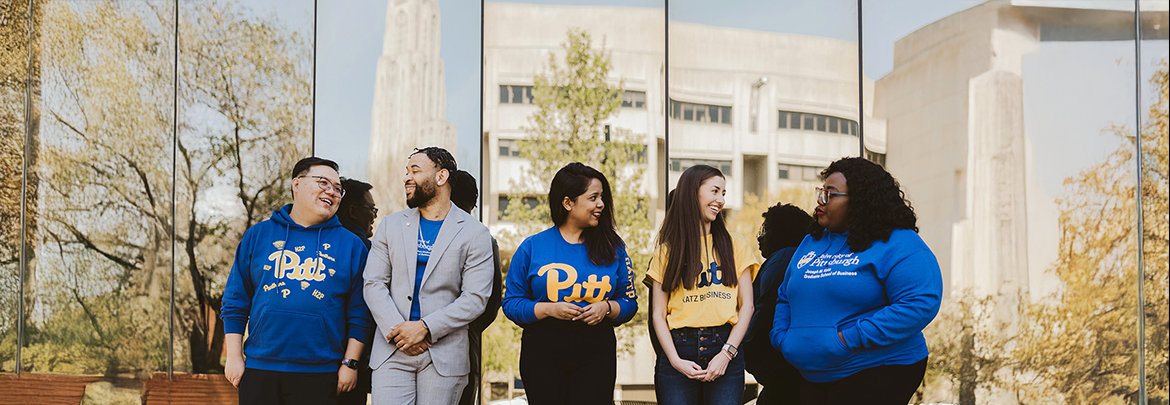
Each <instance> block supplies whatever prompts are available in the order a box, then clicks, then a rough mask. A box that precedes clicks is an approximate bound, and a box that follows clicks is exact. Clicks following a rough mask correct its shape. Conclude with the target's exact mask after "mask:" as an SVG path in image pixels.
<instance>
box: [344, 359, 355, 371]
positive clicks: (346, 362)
mask: <svg viewBox="0 0 1170 405" xmlns="http://www.w3.org/2000/svg"><path fill="white" fill-rule="evenodd" d="M341 364H342V365H343V366H346V367H349V368H352V369H354V370H357V367H358V361H357V360H354V359H345V360H342V361H341Z"/></svg>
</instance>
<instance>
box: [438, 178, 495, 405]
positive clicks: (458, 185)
mask: <svg viewBox="0 0 1170 405" xmlns="http://www.w3.org/2000/svg"><path fill="white" fill-rule="evenodd" d="M450 181H451V202H452V203H455V206H456V207H459V208H460V209H462V210H463V211H466V212H467V213H468V214H470V213H471V210H473V209H475V205H476V202H477V201H479V190H476V187H475V178H474V177H471V173H468V172H465V171H463V170H457V171H455V173H452V174H451V180H450ZM492 264H493V267H494V268H495V272H493V274H492V295H490V296H488V301H487V308H486V309H484V311H483V314H481V315H480V316H479V317H478V318H475V320H474V321H472V322H471V324H469V325H467V340H468V342H469V344H468V351H467V355H468V357H469V359H470V361H471V372H470V373H468V374H467V387H464V388H463V393H462V394H460V397H459V404H460V405H474V404H478V403H479V402H480V401H479V399H480V395H479V392H480V391H479V389H480V385H481V384H482V381H483V378H482V377H483V331H484V330H486V329H487V328H488V326H491V324H492V322H494V321H495V320H496V315H497V314H499V313H500V299H501V298H502V297H501V296H500V294H501V288H502V286H501V284H503V276H502V275H501V273H500V271H501V270H502V268H503V266H502V265H501V263H500V245H499V244H498V243H496V238H494V237H493V238H492Z"/></svg>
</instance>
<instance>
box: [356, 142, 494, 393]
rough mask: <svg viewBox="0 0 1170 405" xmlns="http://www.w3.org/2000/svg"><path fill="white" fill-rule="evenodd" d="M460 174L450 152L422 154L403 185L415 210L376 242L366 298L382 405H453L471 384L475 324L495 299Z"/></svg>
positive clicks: (395, 220) (384, 229) (482, 239)
mask: <svg viewBox="0 0 1170 405" xmlns="http://www.w3.org/2000/svg"><path fill="white" fill-rule="evenodd" d="M457 169H458V168H457V167H456V164H455V159H454V158H453V157H452V156H451V153H450V152H447V151H446V150H444V149H442V148H436V147H430V148H424V149H421V150H416V151H415V152H414V154H413V155H411V156H410V160H409V161H408V162H407V168H406V172H407V173H406V178H405V179H404V182H405V186H406V198H407V201H406V204H407V206H409V207H410V209H407V210H404V211H399V212H396V213H393V214H390V215H388V216H386V217H384V218H383V219H382V223H381V224H380V225H379V226H378V230H377V231H376V232H375V233H374V240H373V247H372V248H371V250H370V255H369V258H368V259H367V260H366V268H365V279H366V283H365V290H364V293H365V296H366V297H365V298H366V304H367V305H368V306H369V307H370V313H371V314H373V316H374V321H375V322H376V323H377V331H376V332H375V337H374V347H373V348H372V350H371V351H370V368H372V369H374V373H373V384H372V385H373V387H372V388H373V390H372V393H373V400H374V404H394V405H399V404H408V405H410V404H416V403H417V404H443V405H448V404H453V403H455V402H456V401H458V399H459V393H460V392H462V391H463V387H464V386H465V385H466V384H467V373H468V372H469V371H470V367H471V366H470V362H469V360H468V357H467V351H468V338H467V325H468V324H469V323H471V322H472V321H474V320H475V319H476V317H478V316H479V315H480V314H481V313H483V310H484V307H485V306H486V305H487V300H488V296H489V295H490V294H491V291H492V272H493V262H492V238H491V235H490V234H489V233H488V229H487V227H485V226H484V225H483V224H481V223H480V222H479V221H478V220H476V219H475V218H474V217H472V216H471V215H469V214H467V213H466V212H464V211H463V210H461V209H459V208H457V207H456V206H455V205H454V204H453V203H451V185H450V183H449V182H448V180H449V178H450V175H451V173H454V172H455V171H456V170H457Z"/></svg>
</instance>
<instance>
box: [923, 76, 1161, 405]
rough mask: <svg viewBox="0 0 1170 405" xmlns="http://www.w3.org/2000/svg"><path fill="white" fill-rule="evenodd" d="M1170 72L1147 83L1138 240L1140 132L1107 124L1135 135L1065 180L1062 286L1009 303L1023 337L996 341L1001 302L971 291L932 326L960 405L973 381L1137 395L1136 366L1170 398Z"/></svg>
mask: <svg viewBox="0 0 1170 405" xmlns="http://www.w3.org/2000/svg"><path fill="white" fill-rule="evenodd" d="M1168 73H1170V69H1168V66H1167V62H1166V61H1165V60H1163V61H1162V64H1161V66H1160V68H1159V69H1158V71H1157V72H1156V73H1155V74H1154V75H1153V77H1152V78H1151V79H1150V82H1151V84H1153V87H1154V88H1155V89H1156V90H1157V94H1156V97H1157V100H1156V103H1154V104H1153V105H1152V106H1151V108H1150V111H1149V119H1148V122H1147V123H1146V125H1144V126H1143V127H1142V159H1143V167H1142V176H1143V178H1142V180H1143V181H1142V187H1141V192H1142V205H1143V213H1144V216H1143V219H1144V229H1143V234H1142V235H1141V236H1142V239H1141V241H1139V239H1138V235H1137V226H1136V218H1137V211H1136V199H1135V187H1134V179H1135V176H1134V170H1133V168H1134V167H1135V166H1136V154H1135V153H1134V149H1135V148H1134V138H1133V135H1132V130H1131V129H1129V128H1127V127H1112V128H1109V129H1107V131H1108V132H1111V133H1113V134H1115V135H1117V136H1119V137H1122V138H1123V139H1125V140H1127V142H1123V143H1122V144H1121V146H1120V147H1118V149H1117V150H1116V151H1114V152H1113V153H1111V154H1110V155H1108V156H1107V157H1106V159H1105V161H1104V162H1101V163H1099V164H1097V165H1095V166H1092V167H1090V168H1088V169H1086V170H1084V171H1082V172H1080V173H1079V174H1077V175H1075V176H1073V177H1070V178H1068V179H1066V180H1065V185H1064V187H1065V191H1064V193H1063V195H1062V196H1061V197H1060V198H1059V199H1058V201H1057V202H1058V205H1059V208H1060V235H1061V239H1060V243H1059V249H1060V250H1059V255H1058V257H1057V260H1056V262H1055V263H1053V265H1052V268H1051V271H1053V272H1054V273H1055V274H1056V275H1057V276H1058V277H1059V279H1060V281H1061V283H1062V288H1061V290H1060V291H1059V292H1058V293H1056V294H1055V295H1054V296H1052V297H1045V298H1044V299H1042V300H1041V301H1039V302H1038V303H1035V304H1031V305H1027V306H1026V307H1024V308H1020V309H1015V308H1012V309H1007V310H1010V311H1020V324H1019V333H1018V334H1017V335H1015V336H1010V337H1003V338H1001V337H998V336H999V335H1000V334H999V333H996V331H995V329H996V328H999V327H1003V326H1004V325H995V324H993V323H992V321H991V320H992V319H993V318H994V317H993V316H992V315H991V312H993V311H996V309H995V308H994V304H993V302H994V300H992V299H990V297H984V298H980V297H974V296H971V295H969V294H966V295H962V296H958V295H956V296H955V297H956V298H952V299H951V301H952V302H951V303H949V306H948V307H947V308H944V309H943V311H942V312H941V313H940V315H939V318H938V319H937V320H936V321H935V323H934V324H932V325H931V326H930V329H929V331H928V338H930V339H931V343H932V345H931V367H932V373H934V376H936V377H937V376H946V377H948V378H949V379H950V380H951V382H952V383H953V385H954V386H955V387H954V388H956V389H957V390H958V392H959V402H960V403H974V400H975V393H976V388H990V387H992V386H997V387H999V388H1001V389H1005V390H1007V391H1009V392H1010V393H1011V395H1013V396H1015V397H1016V398H1018V399H1019V400H1020V401H1021V403H1067V404H1078V405H1079V404H1086V405H1087V404H1108V403H1118V404H1120V403H1136V401H1137V396H1138V390H1139V386H1138V375H1137V373H1138V372H1139V370H1144V372H1145V373H1146V378H1147V380H1146V383H1147V386H1148V389H1147V392H1148V395H1149V399H1150V403H1166V401H1167V400H1168V399H1170V393H1168V392H1167V367H1168V366H1170V365H1168V361H1167V357H1168V353H1167V349H1168V346H1170V341H1168V339H1170V324H1168V322H1170V313H1168V308H1167V303H1168V299H1167V298H1168V297H1167V295H1168V294H1170V293H1168V291H1170V290H1168V289H1170V285H1168V282H1167V274H1168V271H1167V242H1168V239H1170V226H1168V224H1167V218H1168V216H1170V213H1168V210H1167V201H1168V200H1167V189H1168V186H1167V181H1168V180H1170V175H1168V172H1167V170H1168V169H1167V139H1168V138H1167V133H1168V132H1170V131H1168V128H1167V118H1168V116H1170V114H1168V106H1170V102H1168V100H1170V97H1168V93H1167V90H1168V89H1170V83H1168ZM1139 243H1141V244H1143V245H1139ZM1139 248H1141V249H1144V251H1143V254H1144V255H1145V257H1144V264H1145V269H1144V270H1145V298H1146V301H1145V304H1144V306H1143V307H1142V308H1141V310H1140V311H1139V309H1138V305H1137V302H1138V297H1137V289H1138V284H1137V249H1139ZM956 300H957V302H954V301H956ZM1020 301H1021V302H1027V299H1021V300H1020ZM1138 316H1145V322H1146V339H1147V340H1146V347H1145V353H1146V354H1145V356H1146V357H1145V359H1146V364H1145V365H1139V364H1138V363H1137V361H1138V350H1141V348H1139V347H1138V345H1137V343H1138V337H1137V334H1138V328H1137V319H1138ZM929 380H930V379H929V378H928V385H929V384H930V383H929ZM928 399H929V398H928ZM967 401H970V402H967Z"/></svg>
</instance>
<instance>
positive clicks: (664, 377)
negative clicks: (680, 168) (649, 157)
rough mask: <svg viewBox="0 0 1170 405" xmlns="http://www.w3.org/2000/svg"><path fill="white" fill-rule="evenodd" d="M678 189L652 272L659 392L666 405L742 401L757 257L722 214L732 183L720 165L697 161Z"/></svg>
mask: <svg viewBox="0 0 1170 405" xmlns="http://www.w3.org/2000/svg"><path fill="white" fill-rule="evenodd" d="M675 190H676V192H675V196H674V199H673V201H671V205H670V208H669V209H667V210H666V219H665V220H664V221H663V223H662V228H661V229H659V230H658V249H657V251H656V252H655V255H654V257H653V258H652V259H651V260H650V270H649V271H648V272H647V273H646V276H647V277H649V278H650V279H651V280H653V286H652V287H651V288H650V291H651V299H652V305H651V306H652V307H653V311H652V313H651V314H650V315H651V321H652V322H653V325H654V332H655V334H657V336H658V341H659V342H660V343H661V344H662V355H661V356H659V357H658V364H656V365H655V367H654V390H655V394H656V395H657V397H658V403H659V404H663V405H680V404H705V405H716V404H718V405H723V404H726V405H739V404H740V403H741V402H742V401H741V397H742V396H743V386H744V385H743V384H744V381H743V379H744V362H743V356H739V355H738V351H739V349H738V348H739V343H740V342H741V341H742V340H743V336H744V334H745V333H746V332H747V329H748V323H749V321H750V320H751V317H752V312H753V310H754V308H753V307H752V278H754V277H755V275H756V272H757V271H759V268H760V263H759V259H757V258H756V255H755V253H754V250H753V249H751V247H750V246H749V245H748V244H747V241H746V240H745V239H744V238H743V236H741V235H739V234H737V233H730V232H728V231H727V225H726V224H725V223H724V221H723V215H722V214H721V212H722V210H723V204H724V203H725V200H724V194H726V193H727V180H726V179H725V178H724V177H723V173H722V172H720V171H719V169H716V168H714V167H711V166H705V165H697V166H692V167H691V168H689V169H687V170H686V171H684V172H683V173H682V176H681V177H680V178H679V180H678V187H676V188H675ZM676 252H677V253H676ZM740 320H742V321H743V322H740Z"/></svg>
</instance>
